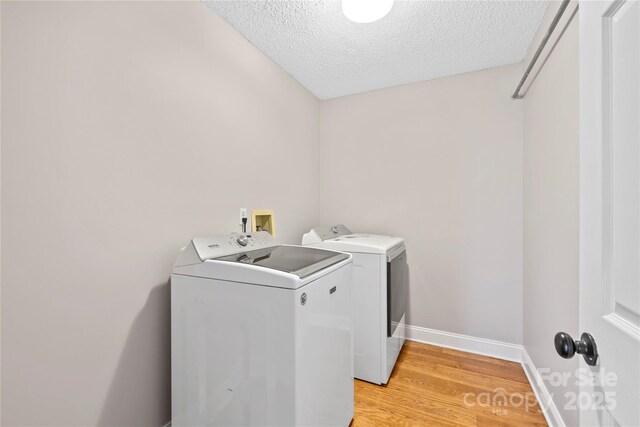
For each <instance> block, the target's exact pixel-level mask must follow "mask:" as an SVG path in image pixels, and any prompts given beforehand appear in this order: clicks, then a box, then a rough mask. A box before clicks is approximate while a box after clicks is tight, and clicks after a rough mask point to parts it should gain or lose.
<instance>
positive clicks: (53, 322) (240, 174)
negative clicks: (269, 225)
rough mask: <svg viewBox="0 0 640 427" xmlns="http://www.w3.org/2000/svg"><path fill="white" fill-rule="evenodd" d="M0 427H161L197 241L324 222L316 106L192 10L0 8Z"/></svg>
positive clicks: (291, 236)
mask: <svg viewBox="0 0 640 427" xmlns="http://www.w3.org/2000/svg"><path fill="white" fill-rule="evenodd" d="M1 26H2V30H1V31H2V34H1V35H2V46H1V47H2V83H1V84H2V87H1V90H2V125H3V126H2V135H1V136H2V165H1V169H2V230H1V232H2V384H1V385H2V420H1V421H2V425H5V426H10V425H31V426H34V425H60V426H71V425H82V426H87V425H95V424H99V425H110V426H114V425H128V426H132V425H136V426H143V425H149V426H151V425H155V426H159V425H162V424H164V423H166V422H167V421H169V419H170V383H169V381H170V377H169V369H170V366H169V363H170V359H169V354H170V348H169V298H170V296H169V288H168V284H167V281H168V279H169V275H170V272H171V267H172V264H173V262H174V260H175V257H176V254H177V251H178V250H179V249H180V247H181V246H183V245H185V244H186V243H187V242H188V240H189V239H190V238H191V237H192V236H198V235H207V234H212V233H216V232H228V231H237V230H238V228H237V226H236V224H237V223H238V222H239V220H238V208H240V207H247V208H273V209H275V211H276V220H277V222H278V224H277V225H278V233H279V236H278V238H279V239H280V240H281V241H283V242H288V243H295V242H298V240H299V238H300V236H301V235H302V233H303V232H304V231H305V230H307V229H308V228H309V227H310V226H312V225H314V224H315V223H317V222H318V218H317V209H318V180H319V178H318V166H317V154H318V101H317V100H316V99H315V98H314V97H313V96H312V95H311V94H310V93H308V92H307V91H306V90H305V89H303V88H302V87H301V86H300V85H299V84H298V83H296V82H295V81H294V80H293V79H292V78H291V77H290V76H289V75H287V74H286V73H285V72H284V71H282V70H281V69H280V68H278V67H277V66H275V65H274V64H273V63H271V62H270V61H269V60H268V59H267V58H266V57H265V56H263V55H262V54H261V53H259V52H258V51H257V50H256V49H255V48H254V47H253V46H251V45H250V44H249V43H248V42H247V41H246V40H244V39H243V38H242V37H241V36H240V35H239V34H238V33H236V32H235V31H233V30H232V29H231V28H230V27H228V26H227V25H226V24H225V23H223V22H222V21H221V20H220V19H219V18H218V17H217V16H216V15H215V14H214V13H212V12H211V11H209V10H208V9H207V8H206V6H204V5H202V4H200V3H197V2H188V3H183V2H178V3H174V2H171V3H160V2H153V3H151V2H68V3H63V2H55V3H46V2H45V3H27V2H22V3H12V2H4V1H3V2H2V21H1Z"/></svg>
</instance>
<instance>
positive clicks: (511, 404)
mask: <svg viewBox="0 0 640 427" xmlns="http://www.w3.org/2000/svg"><path fill="white" fill-rule="evenodd" d="M523 400H524V402H523ZM351 425H352V427H366V426H406V427H408V426H453V425H463V426H478V427H489V426H491V427H506V426H546V425H547V423H546V422H545V419H544V416H543V415H542V412H541V410H540V407H539V406H538V404H537V402H536V401H535V396H534V394H533V391H532V390H531V386H530V385H529V382H528V381H527V377H526V376H525V374H524V371H523V370H522V367H521V366H520V364H518V363H514V362H506V361H504V360H500V359H494V358H492V357H486V356H479V355H475V354H471V353H464V352H461V351H456V350H449V349H446V348H442V347H435V346H431V345H426V344H419V343H416V342H411V341H407V342H406V343H405V345H404V348H403V349H402V352H401V353H400V356H399V357H398V361H397V363H396V366H395V368H394V370H393V373H392V374H391V379H390V380H389V383H388V384H387V385H386V386H378V385H374V384H370V383H367V382H364V381H358V380H356V381H355V417H354V419H353V422H352V423H351Z"/></svg>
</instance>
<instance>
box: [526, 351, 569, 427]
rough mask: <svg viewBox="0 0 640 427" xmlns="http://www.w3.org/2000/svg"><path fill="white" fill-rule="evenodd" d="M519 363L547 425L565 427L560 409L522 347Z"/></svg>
mask: <svg viewBox="0 0 640 427" xmlns="http://www.w3.org/2000/svg"><path fill="white" fill-rule="evenodd" d="M521 364H522V369H524V373H525V374H526V375H527V379H528V380H529V384H531V388H532V389H533V392H534V393H535V395H536V399H538V403H539V404H540V408H541V409H542V413H543V414H544V417H545V418H546V419H547V424H549V427H566V424H565V423H564V420H563V419H562V415H560V411H558V407H557V406H556V404H555V403H554V402H553V398H552V397H551V393H549V389H548V388H547V386H546V385H545V383H544V381H543V380H542V377H541V376H540V373H539V372H538V369H536V367H535V365H534V364H533V361H532V360H531V357H529V353H527V350H526V349H524V348H522V362H521Z"/></svg>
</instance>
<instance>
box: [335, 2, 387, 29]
mask: <svg viewBox="0 0 640 427" xmlns="http://www.w3.org/2000/svg"><path fill="white" fill-rule="evenodd" d="M392 6H393V0H342V13H344V15H345V16H346V17H347V18H349V19H350V20H351V21H353V22H357V23H360V24H366V23H369V22H373V21H377V20H378V19H381V18H383V17H384V16H385V15H386V14H387V13H389V11H390V10H391V7H392Z"/></svg>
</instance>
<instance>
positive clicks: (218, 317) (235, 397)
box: [171, 232, 353, 427]
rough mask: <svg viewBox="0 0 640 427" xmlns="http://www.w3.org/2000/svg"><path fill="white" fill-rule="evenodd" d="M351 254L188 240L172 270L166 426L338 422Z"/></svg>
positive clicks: (265, 240)
mask: <svg viewBox="0 0 640 427" xmlns="http://www.w3.org/2000/svg"><path fill="white" fill-rule="evenodd" d="M351 263H352V262H351V256H350V255H349V254H343V253H337V252H333V251H328V250H322V249H316V248H308V247H302V246H288V245H279V244H278V243H277V242H276V241H275V240H274V239H273V238H272V237H271V235H269V233H267V232H259V233H253V234H247V235H238V234H231V235H224V236H218V237H210V238H196V239H193V240H192V241H191V243H190V244H189V246H188V247H186V248H185V249H183V250H182V252H181V253H180V256H179V257H178V260H177V261H176V264H175V266H174V269H173V274H172V275H171V356H172V357H171V383H172V384H171V385H172V388H171V389H172V391H171V393H172V407H171V410H172V425H174V426H178V427H180V426H214V425H215V426H218V425H220V426H294V425H295V426H345V427H346V426H347V425H349V423H350V421H351V419H352V418H353V348H352V338H351V303H350V295H351V292H350V278H351Z"/></svg>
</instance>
